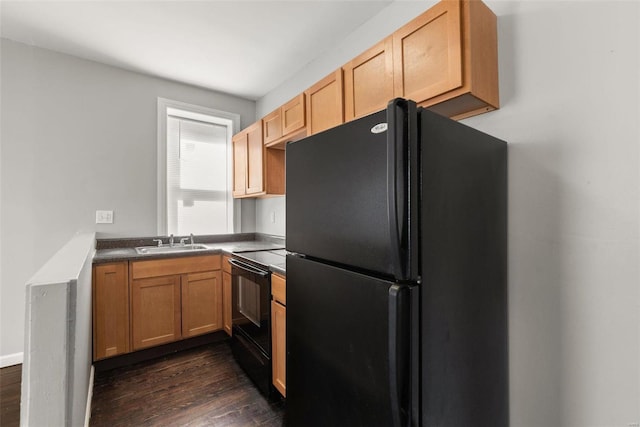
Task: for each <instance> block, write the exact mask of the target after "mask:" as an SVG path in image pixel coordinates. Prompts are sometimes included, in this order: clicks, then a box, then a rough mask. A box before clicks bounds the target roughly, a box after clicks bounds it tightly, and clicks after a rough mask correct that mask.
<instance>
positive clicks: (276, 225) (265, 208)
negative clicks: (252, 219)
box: [256, 196, 286, 236]
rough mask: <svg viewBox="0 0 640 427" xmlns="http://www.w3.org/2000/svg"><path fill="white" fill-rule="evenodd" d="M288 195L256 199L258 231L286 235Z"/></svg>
mask: <svg viewBox="0 0 640 427" xmlns="http://www.w3.org/2000/svg"><path fill="white" fill-rule="evenodd" d="M285 200H286V197H284V196H283V197H269V198H265V199H257V200H256V232H258V233H264V234H272V235H276V236H284V235H285V224H286V222H285V220H286V219H285Z"/></svg>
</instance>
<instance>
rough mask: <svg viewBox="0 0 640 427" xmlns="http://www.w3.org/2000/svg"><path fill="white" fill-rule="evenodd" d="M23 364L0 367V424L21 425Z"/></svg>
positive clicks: (4, 426)
mask: <svg viewBox="0 0 640 427" xmlns="http://www.w3.org/2000/svg"><path fill="white" fill-rule="evenodd" d="M21 380H22V365H14V366H8V367H6V368H2V369H0V426H2V427H15V426H19V425H20V381H21Z"/></svg>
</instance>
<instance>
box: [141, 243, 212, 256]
mask: <svg viewBox="0 0 640 427" xmlns="http://www.w3.org/2000/svg"><path fill="white" fill-rule="evenodd" d="M204 249H209V248H208V247H206V246H204V245H174V246H168V245H166V246H140V247H137V248H136V252H137V253H139V254H141V255H145V254H146V255H149V254H171V253H178V252H191V251H201V250H204Z"/></svg>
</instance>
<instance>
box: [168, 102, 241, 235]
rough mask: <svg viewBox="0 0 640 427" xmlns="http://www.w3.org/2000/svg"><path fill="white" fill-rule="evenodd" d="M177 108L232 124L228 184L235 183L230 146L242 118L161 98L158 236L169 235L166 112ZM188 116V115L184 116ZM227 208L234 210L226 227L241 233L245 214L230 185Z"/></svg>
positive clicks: (229, 138) (229, 141) (192, 114)
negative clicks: (241, 219) (243, 214)
mask: <svg viewBox="0 0 640 427" xmlns="http://www.w3.org/2000/svg"><path fill="white" fill-rule="evenodd" d="M172 108H175V109H177V110H182V111H185V112H188V113H190V115H191V117H190V118H193V119H196V120H198V119H200V118H201V116H199V115H202V114H205V115H207V116H213V117H216V118H219V119H220V123H219V124H223V125H229V124H230V125H231V128H232V132H231V133H230V134H228V135H227V153H229V155H228V158H227V174H228V182H229V183H231V182H233V154H232V153H233V145H232V143H231V137H232V135H235V134H236V133H238V132H239V131H240V115H239V114H236V113H229V112H227V111H221V110H215V109H213V108H207V107H202V106H199V105H193V104H187V103H185V102H180V101H173V100H171V99H166V98H158V148H157V167H158V174H157V175H158V185H157V230H158V235H159V236H164V235H166V234H167V233H168V231H167V230H168V229H167V227H168V225H167V113H168V110H169V109H172ZM185 116H188V114H185ZM227 198H228V204H227V205H228V206H229V209H230V210H233V212H232V215H228V216H227V217H228V221H229V223H228V224H227V228H228V229H229V230H233V232H234V233H239V232H241V231H242V229H241V221H240V218H242V214H241V212H240V208H241V204H240V203H239V202H238V200H235V199H233V195H232V188H231V184H230V186H229V188H228V189H227Z"/></svg>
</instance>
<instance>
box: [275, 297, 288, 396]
mask: <svg viewBox="0 0 640 427" xmlns="http://www.w3.org/2000/svg"><path fill="white" fill-rule="evenodd" d="M271 328H272V329H271V354H272V367H271V368H272V372H273V373H272V376H273V385H274V386H275V388H277V389H278V391H279V392H280V393H282V395H283V396H285V397H286V396H287V365H286V362H287V337H286V333H287V309H286V308H285V306H283V305H282V304H279V303H277V302H275V301H271Z"/></svg>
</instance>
